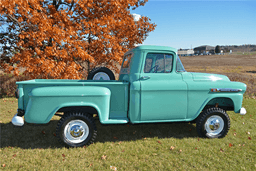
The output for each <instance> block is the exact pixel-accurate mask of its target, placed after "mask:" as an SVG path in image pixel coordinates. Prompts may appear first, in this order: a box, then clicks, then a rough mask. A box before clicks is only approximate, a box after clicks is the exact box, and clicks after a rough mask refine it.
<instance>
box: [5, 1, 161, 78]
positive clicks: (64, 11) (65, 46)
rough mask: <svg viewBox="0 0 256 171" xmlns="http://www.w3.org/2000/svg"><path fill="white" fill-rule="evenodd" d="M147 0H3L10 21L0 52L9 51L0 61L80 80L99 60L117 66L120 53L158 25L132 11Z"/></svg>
mask: <svg viewBox="0 0 256 171" xmlns="http://www.w3.org/2000/svg"><path fill="white" fill-rule="evenodd" d="M146 2H147V0H33V1H32V0H26V1H24V0H22V1H20V0H4V1H3V0H2V1H1V6H0V11H1V12H0V13H1V18H0V19H1V21H4V20H5V22H7V23H8V24H7V25H6V30H7V32H1V33H0V38H1V40H0V43H1V44H2V45H3V47H2V48H3V49H5V51H4V52H3V53H2V56H4V55H6V54H7V53H9V54H10V53H11V54H12V55H11V58H10V60H1V66H2V67H4V68H5V70H6V71H9V72H11V71H13V72H14V73H15V74H18V68H25V72H24V73H25V74H27V75H29V76H30V78H55V79H56V78H58V79H81V78H82V77H83V73H88V72H89V71H90V70H91V69H92V68H94V67H95V66H97V65H104V66H107V67H109V68H110V69H113V70H116V71H117V65H116V64H117V63H120V62H121V57H122V56H123V54H124V53H125V52H126V51H127V50H128V49H130V48H132V47H134V45H135V44H141V43H142V42H143V41H144V40H145V39H146V37H147V36H148V33H149V32H151V31H153V30H154V29H155V27H156V25H155V24H154V23H150V19H149V18H148V17H141V18H140V19H139V20H138V21H135V20H134V18H133V16H132V14H131V13H130V8H132V9H135V8H137V7H139V6H143V5H144V4H145V3H146ZM6 49H7V50H6ZM8 59H9V58H8ZM84 62H86V63H87V65H85V66H84V65H82V63H84Z"/></svg>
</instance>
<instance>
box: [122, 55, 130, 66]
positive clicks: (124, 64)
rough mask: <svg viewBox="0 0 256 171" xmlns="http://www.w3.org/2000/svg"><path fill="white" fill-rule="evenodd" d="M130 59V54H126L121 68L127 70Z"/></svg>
mask: <svg viewBox="0 0 256 171" xmlns="http://www.w3.org/2000/svg"><path fill="white" fill-rule="evenodd" d="M131 58H132V54H128V55H126V56H125V57H124V63H123V68H129V67H130V62H131Z"/></svg>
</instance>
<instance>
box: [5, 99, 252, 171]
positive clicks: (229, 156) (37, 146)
mask: <svg viewBox="0 0 256 171" xmlns="http://www.w3.org/2000/svg"><path fill="white" fill-rule="evenodd" d="M0 105H1V107H0V111H1V113H0V122H1V148H0V153H1V154H0V158H1V161H0V162H1V163H0V164H1V169H0V170H111V169H110V167H111V166H114V167H116V168H117V170H210V169H211V170H255V169H256V160H255V159H256V146H255V144H256V131H255V122H256V115H255V111H256V100H255V99H251V98H250V99H245V100H244V105H243V106H244V107H245V108H246V109H247V112H248V113H247V115H245V116H241V115H239V114H235V113H233V112H228V114H229V116H230V118H231V128H230V131H229V133H228V135H227V136H226V137H225V138H223V139H202V138H199V137H198V136H197V133H196V128H195V124H190V123H161V124H142V125H109V126H103V125H101V124H100V123H99V121H98V120H97V119H96V124H97V128H98V137H97V139H96V142H95V143H94V144H93V145H90V146H88V147H85V148H70V149H67V148H64V147H62V146H60V145H59V143H58V141H57V140H56V137H55V127H56V124H57V122H58V120H57V119H58V118H57V117H55V118H53V119H52V120H51V122H50V123H49V124H47V125H30V124H26V125H24V126H23V127H21V128H19V127H18V128H17V127H14V126H13V125H12V124H11V123H10V121H11V118H12V117H13V115H14V114H15V110H16V108H17V100H16V99H15V98H3V99H1V100H0ZM114 167H112V169H114Z"/></svg>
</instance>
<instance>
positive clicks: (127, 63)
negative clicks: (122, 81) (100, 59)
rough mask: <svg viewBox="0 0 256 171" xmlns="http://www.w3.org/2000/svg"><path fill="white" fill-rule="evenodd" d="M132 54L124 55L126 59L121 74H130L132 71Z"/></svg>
mask: <svg viewBox="0 0 256 171" xmlns="http://www.w3.org/2000/svg"><path fill="white" fill-rule="evenodd" d="M132 56H133V54H132V53H130V54H128V55H125V56H124V60H123V61H124V62H123V65H122V67H121V71H120V74H129V73H130V63H131V59H132Z"/></svg>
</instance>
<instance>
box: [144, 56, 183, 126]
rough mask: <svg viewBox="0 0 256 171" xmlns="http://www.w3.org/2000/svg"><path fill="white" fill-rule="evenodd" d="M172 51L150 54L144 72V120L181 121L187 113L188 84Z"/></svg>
mask: <svg viewBox="0 0 256 171" xmlns="http://www.w3.org/2000/svg"><path fill="white" fill-rule="evenodd" d="M174 57H176V55H175V54H172V53H147V54H146V60H145V64H144V68H142V71H141V77H140V84H141V121H150V120H162V121H165V120H166V121H168V120H182V119H185V118H186V115H187V84H186V83H185V82H184V81H183V79H182V76H181V74H179V73H177V72H176V66H174V65H173V64H174V63H175V62H174V60H176V59H174Z"/></svg>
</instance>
